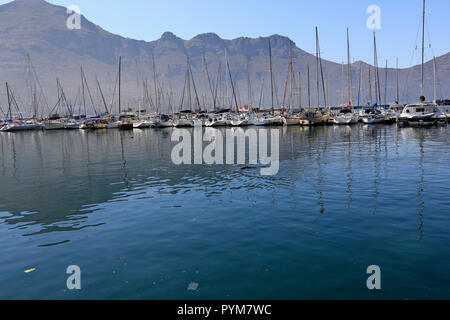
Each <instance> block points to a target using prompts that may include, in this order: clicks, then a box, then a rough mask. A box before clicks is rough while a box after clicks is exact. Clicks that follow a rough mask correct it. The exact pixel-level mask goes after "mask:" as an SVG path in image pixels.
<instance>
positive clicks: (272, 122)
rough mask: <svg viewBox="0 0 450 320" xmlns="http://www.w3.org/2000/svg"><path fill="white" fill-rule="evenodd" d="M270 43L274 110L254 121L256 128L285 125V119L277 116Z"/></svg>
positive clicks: (270, 55)
mask: <svg viewBox="0 0 450 320" xmlns="http://www.w3.org/2000/svg"><path fill="white" fill-rule="evenodd" d="M268 42H269V65H270V80H271V81H270V87H271V94H272V108H271V112H270V114H263V115H262V116H259V117H257V118H256V119H254V120H253V121H252V124H253V125H255V126H282V125H283V124H284V119H283V118H282V117H281V116H276V115H275V103H274V90H275V79H274V77H273V65H272V45H271V44H270V39H268Z"/></svg>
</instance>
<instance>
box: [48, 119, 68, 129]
mask: <svg viewBox="0 0 450 320" xmlns="http://www.w3.org/2000/svg"><path fill="white" fill-rule="evenodd" d="M62 129H65V124H64V122H61V121H45V122H44V130H62Z"/></svg>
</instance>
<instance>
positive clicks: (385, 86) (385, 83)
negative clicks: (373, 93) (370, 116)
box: [384, 60, 388, 108]
mask: <svg viewBox="0 0 450 320" xmlns="http://www.w3.org/2000/svg"><path fill="white" fill-rule="evenodd" d="M387 81H388V61H387V60H386V69H385V70H384V107H385V108H386V105H387Z"/></svg>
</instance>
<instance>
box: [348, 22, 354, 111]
mask: <svg viewBox="0 0 450 320" xmlns="http://www.w3.org/2000/svg"><path fill="white" fill-rule="evenodd" d="M350 60H351V57H350V35H349V30H348V28H347V64H348V101H349V102H350V106H352V105H353V92H352V91H353V90H352V66H351V61H350Z"/></svg>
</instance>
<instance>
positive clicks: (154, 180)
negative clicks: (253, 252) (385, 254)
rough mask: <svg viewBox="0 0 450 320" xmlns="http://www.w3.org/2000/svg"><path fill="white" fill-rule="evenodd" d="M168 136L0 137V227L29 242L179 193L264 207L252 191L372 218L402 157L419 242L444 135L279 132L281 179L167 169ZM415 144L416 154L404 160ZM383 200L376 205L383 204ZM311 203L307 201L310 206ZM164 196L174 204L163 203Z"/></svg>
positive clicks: (281, 201) (203, 168)
mask: <svg viewBox="0 0 450 320" xmlns="http://www.w3.org/2000/svg"><path fill="white" fill-rule="evenodd" d="M172 130H173V129H163V130H135V131H131V132H121V131H114V130H104V131H92V132H91V131H60V132H25V133H15V134H12V133H6V134H2V135H0V144H1V157H0V159H1V160H0V162H1V164H0V166H1V177H0V194H1V195H2V196H1V198H0V199H1V200H0V204H1V208H2V209H1V210H2V211H4V212H5V213H4V214H3V213H2V216H3V218H0V222H1V223H4V224H7V225H9V227H10V228H11V229H13V230H21V231H20V232H21V233H22V234H23V235H27V236H32V235H37V234H44V233H52V232H61V231H76V230H81V229H84V228H88V227H96V226H100V225H103V224H105V223H110V221H108V220H107V219H103V220H101V221H95V223H92V222H90V220H89V216H90V215H92V214H94V213H95V212H97V211H99V210H105V209H104V207H103V205H104V204H107V203H111V202H117V201H121V202H122V204H123V206H125V207H127V206H129V205H131V204H132V202H133V201H137V200H145V199H150V200H152V199H153V202H148V203H146V205H149V206H152V205H153V204H154V203H155V206H156V207H155V208H153V210H156V211H157V210H164V209H167V208H172V209H173V208H181V209H183V207H184V206H187V205H188V204H189V203H186V202H183V201H185V200H184V198H181V196H183V195H187V194H188V195H192V198H193V199H196V201H198V202H197V203H198V206H199V207H200V208H201V207H205V208H208V207H210V206H212V204H213V203H214V202H215V201H218V200H220V201H222V203H225V204H224V205H225V206H226V201H231V200H229V199H227V198H226V197H229V198H232V197H233V196H234V195H235V194H240V193H245V199H246V201H247V202H248V205H252V204H253V205H256V204H258V203H259V202H261V201H262V200H263V199H262V198H261V196H260V194H261V193H259V192H264V193H263V194H267V192H269V193H270V195H271V206H272V210H278V209H283V208H284V207H285V206H288V207H289V208H290V210H294V211H296V210H303V211H305V210H306V212H309V210H310V209H311V212H315V213H320V214H324V213H330V214H331V213H336V210H346V211H347V212H348V213H352V208H353V207H354V206H357V207H361V206H362V205H363V206H364V207H365V208H367V209H369V208H370V210H371V212H372V213H373V214H376V213H377V212H378V211H377V210H379V209H380V206H383V203H382V202H380V197H381V194H382V193H383V191H382V189H381V188H382V186H383V185H384V186H387V184H388V183H389V179H395V178H393V177H390V176H389V175H390V174H393V173H394V170H400V171H401V170H402V168H401V167H399V166H397V165H396V162H399V161H402V159H403V158H404V157H406V156H407V157H408V161H412V162H414V161H415V162H416V163H417V164H418V166H419V168H420V173H419V181H418V182H417V180H415V181H414V178H413V177H411V184H417V186H418V189H417V190H418V192H417V197H418V199H419V218H420V226H419V231H420V233H421V235H422V234H423V213H424V208H425V197H424V193H425V190H424V179H425V176H426V171H425V165H424V158H425V156H426V153H427V152H428V150H430V149H432V150H434V151H435V152H437V151H436V150H439V148H444V149H445V148H447V151H448V147H447V146H446V141H447V139H448V132H447V131H446V128H445V129H436V130H428V131H426V130H421V129H402V130H398V129H397V128H396V127H395V126H354V127H346V126H343V127H322V128H307V127H292V128H282V129H280V130H281V131H280V161H281V164H280V172H279V174H278V175H276V176H271V177H264V176H261V175H260V174H259V170H252V169H251V168H249V169H245V170H242V169H243V168H242V166H239V165H231V166H225V165H224V166H207V165H193V166H187V165H181V166H176V165H174V164H173V163H172V162H171V160H170V154H171V150H172V147H173V145H174V143H173V142H171V139H170V138H171V133H172ZM212 130H224V129H212ZM417 144H418V145H419V149H420V152H419V154H418V155H417V154H414V153H410V148H414V147H415V146H417ZM427 146H428V147H427ZM429 146H431V147H429ZM403 174H405V175H406V174H409V175H411V172H406V171H404V172H403ZM405 178H406V177H405ZM355 190H356V191H355ZM366 194H369V195H370V196H369V198H368V200H367V199H366V198H364V196H365V195H366ZM385 196H386V195H385V194H384V193H383V202H386V201H389V199H385V198H384V197H385ZM167 197H168V198H167ZM311 197H313V198H314V201H313V202H314V204H313V205H311V206H310V205H309V203H310V202H309V201H310V200H311V199H310V198H311ZM162 198H164V199H166V198H167V199H174V201H175V199H176V201H179V203H166V204H161V203H159V202H158V201H159V199H162ZM363 202H364V203H363ZM156 203H157V204H156ZM362 203H363V204H362ZM341 204H345V206H342V207H341V206H340V205H341Z"/></svg>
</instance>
